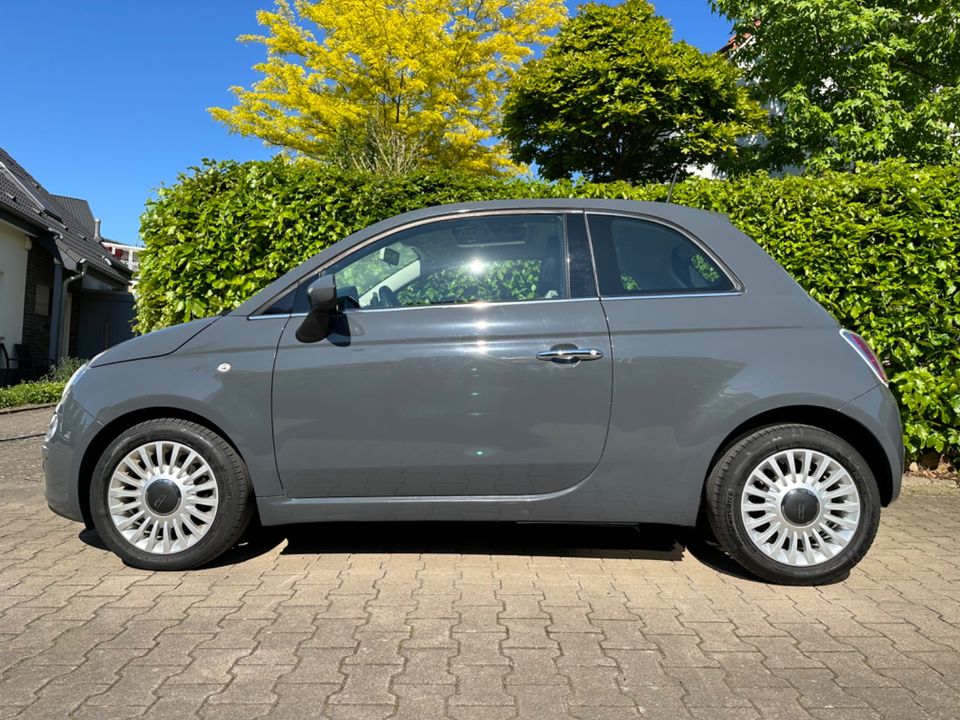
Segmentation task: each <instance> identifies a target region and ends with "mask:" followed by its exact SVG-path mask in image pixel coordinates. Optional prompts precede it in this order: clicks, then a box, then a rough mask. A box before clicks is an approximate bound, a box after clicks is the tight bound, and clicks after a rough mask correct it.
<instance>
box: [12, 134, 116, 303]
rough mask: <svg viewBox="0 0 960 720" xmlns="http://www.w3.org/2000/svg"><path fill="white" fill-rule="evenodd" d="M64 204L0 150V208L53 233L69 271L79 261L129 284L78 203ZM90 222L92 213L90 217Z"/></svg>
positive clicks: (75, 267)
mask: <svg viewBox="0 0 960 720" xmlns="http://www.w3.org/2000/svg"><path fill="white" fill-rule="evenodd" d="M69 200H72V201H74V202H70V203H65V202H63V201H62V199H60V198H59V196H56V195H51V194H50V193H49V192H47V191H46V189H44V187H43V186H42V185H40V183H38V182H37V181H36V180H34V179H33V176H32V175H31V174H30V173H28V172H27V171H26V170H24V169H23V167H21V165H20V163H18V162H17V161H16V160H14V159H13V157H11V155H10V154H9V153H8V152H7V151H6V150H4V149H3V148H0V208H3V209H6V210H9V211H11V212H12V213H13V214H15V215H17V216H19V217H21V218H23V219H24V220H25V221H27V222H28V223H30V224H31V225H34V226H36V227H37V228H38V229H40V230H49V231H50V232H51V233H53V236H54V239H55V241H56V243H57V249H58V250H59V251H60V259H61V261H62V262H63V265H64V267H66V268H67V269H68V270H76V269H77V265H78V264H79V262H80V261H81V260H86V261H87V263H88V264H89V265H90V266H91V267H93V268H94V269H96V270H97V271H99V272H100V273H101V274H103V275H106V276H108V277H110V278H113V279H114V280H118V281H120V282H122V283H124V284H126V283H127V282H129V280H130V274H131V273H130V269H129V268H128V267H127V266H126V265H124V264H123V263H121V262H120V261H119V260H117V259H116V258H111V257H108V255H109V253H108V252H107V250H106V248H104V247H103V246H102V245H101V244H100V243H99V242H98V241H97V240H95V239H94V237H93V227H92V224H91V223H89V222H87V221H86V220H87V219H86V217H78V216H77V213H78V212H79V215H81V216H84V215H85V213H84V212H83V209H82V208H80V207H78V203H83V205H86V207H87V211H89V205H87V203H86V202H85V201H77V199H76V198H69ZM91 218H92V213H91Z"/></svg>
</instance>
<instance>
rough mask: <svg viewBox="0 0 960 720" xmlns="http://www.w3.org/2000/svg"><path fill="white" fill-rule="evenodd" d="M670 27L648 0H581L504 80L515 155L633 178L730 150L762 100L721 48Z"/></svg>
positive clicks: (568, 170)
mask: <svg viewBox="0 0 960 720" xmlns="http://www.w3.org/2000/svg"><path fill="white" fill-rule="evenodd" d="M672 36H673V32H672V30H671V28H670V25H669V23H668V22H667V21H666V20H665V19H664V18H662V17H659V16H657V15H655V14H654V10H653V7H652V6H651V5H650V3H648V2H646V0H626V2H624V3H622V4H621V5H617V6H613V7H611V6H607V5H600V4H588V5H584V6H582V7H581V8H580V12H579V14H578V15H577V16H576V17H574V18H571V19H570V20H568V21H567V22H566V23H564V25H563V26H562V27H561V29H560V33H559V35H558V36H557V39H556V41H555V42H554V43H553V44H552V45H551V46H550V47H549V48H547V50H546V52H545V53H544V55H543V57H542V58H540V59H537V60H532V61H530V62H528V63H527V64H526V65H525V66H524V67H523V69H522V70H521V71H520V72H519V73H517V76H516V77H515V78H514V80H513V83H512V84H511V86H510V88H509V90H508V93H507V98H506V101H505V103H504V121H503V134H504V136H505V137H506V139H507V141H508V142H509V145H510V149H511V153H512V155H513V157H514V158H515V159H516V160H519V161H521V162H525V163H530V162H536V163H537V164H538V165H539V168H540V173H541V174H542V175H543V176H544V177H547V178H550V179H556V178H566V177H570V176H571V175H573V174H575V173H581V174H583V175H584V176H586V177H588V178H590V179H591V180H595V181H604V180H631V181H640V180H665V179H669V178H670V177H671V175H673V172H674V170H675V169H676V168H678V167H679V168H680V169H681V172H682V170H683V168H684V167H685V166H687V165H688V164H694V165H703V164H706V163H711V162H716V161H717V160H719V159H721V158H724V157H728V156H731V155H735V154H736V153H737V151H738V145H737V142H736V141H737V138H739V137H741V136H744V135H749V134H751V133H754V132H756V131H757V130H758V129H759V128H761V127H762V119H763V117H764V112H763V110H762V108H761V107H760V106H759V105H758V104H757V103H756V102H754V101H753V100H752V99H750V97H749V95H748V91H747V90H746V89H745V88H743V87H741V86H740V85H739V84H738V79H739V71H738V70H737V69H736V68H735V67H734V66H732V65H731V64H730V63H729V62H728V61H727V60H726V59H725V58H724V57H721V56H717V55H705V54H704V53H701V52H700V51H699V50H697V49H696V48H694V47H692V46H691V45H688V44H687V43H684V42H673V38H672Z"/></svg>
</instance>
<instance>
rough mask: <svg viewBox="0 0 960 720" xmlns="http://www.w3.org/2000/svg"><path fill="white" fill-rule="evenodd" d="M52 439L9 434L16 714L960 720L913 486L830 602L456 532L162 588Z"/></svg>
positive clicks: (682, 570) (952, 527)
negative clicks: (102, 539) (48, 496)
mask: <svg viewBox="0 0 960 720" xmlns="http://www.w3.org/2000/svg"><path fill="white" fill-rule="evenodd" d="M48 417H49V410H42V411H30V412H26V413H20V414H18V415H16V416H4V415H0V438H2V437H5V436H6V437H9V436H11V433H13V434H30V433H33V432H36V433H42V431H43V429H44V428H45V425H46V421H47V419H48ZM5 433H6V435H5ZM37 443H38V440H37V439H29V440H15V441H11V442H3V441H2V440H0V511H2V513H3V523H0V719H2V718H7V717H14V716H16V717H22V718H57V719H59V718H65V717H70V718H72V719H73V720H83V719H86V718H90V719H91V720H110V718H134V717H146V718H168V717H177V716H183V717H199V718H204V719H207V720H214V719H219V718H230V720H243V719H244V718H262V717H270V718H280V719H282V720H288V719H289V720H297V719H298V718H314V717H316V718H331V719H338V718H339V719H343V720H350V719H352V720H363V719H365V718H367V719H369V718H394V719H396V718H399V719H400V720H405V719H408V718H409V719H416V720H421V719H423V720H428V719H430V718H438V719H444V720H446V719H447V718H450V719H455V720H498V719H499V718H503V719H504V720H507V719H511V720H512V719H514V718H538V719H539V718H549V720H564V719H565V718H582V719H583V720H606V719H608V718H609V719H610V720H620V719H621V718H623V719H626V718H647V719H649V718H667V719H668V720H683V719H685V718H704V719H709V720H714V719H717V720H720V719H722V718H726V717H733V718H738V720H743V719H747V718H754V717H757V718H763V719H764V720H811V719H814V718H817V719H819V718H830V719H831V720H841V719H843V718H851V719H859V718H874V719H875V718H879V719H880V720H887V719H888V718H889V719H891V720H894V719H895V720H901V719H904V720H906V719H909V720H923V719H924V718H931V719H933V720H957V718H958V717H960V556H958V555H957V554H956V553H955V552H954V548H955V547H956V544H957V541H958V540H960V523H958V521H957V519H956V518H957V517H960V491H955V490H949V489H944V488H925V487H920V486H907V487H905V489H904V493H903V497H902V498H901V500H900V501H898V502H897V503H896V504H894V505H893V506H891V507H890V508H889V509H886V510H885V511H884V514H883V522H882V524H881V528H880V532H879V534H878V536H877V539H876V542H875V544H874V547H873V549H872V550H871V552H870V553H869V554H868V556H867V557H866V558H865V560H864V562H863V563H862V564H861V565H860V566H859V567H858V568H857V569H856V570H854V572H853V573H852V574H851V575H850V577H849V578H848V579H846V580H845V581H843V582H840V583H837V584H834V585H828V586H823V587H819V588H804V587H794V588H791V587H774V586H770V585H766V584H764V583H760V582H757V581H755V580H752V579H749V578H747V577H744V576H739V575H731V574H727V573H725V572H724V571H722V570H720V569H718V568H717V567H715V566H714V565H712V564H705V563H703V562H701V561H700V560H698V559H697V558H696V557H694V555H693V554H692V553H691V552H689V551H684V548H683V544H682V543H683V540H682V538H686V537H689V536H690V534H689V532H686V533H681V532H678V533H677V534H676V536H675V538H674V539H673V540H672V541H668V542H667V543H666V547H669V546H670V543H671V542H672V544H673V549H672V550H670V551H661V550H660V549H657V550H650V551H645V550H644V551H641V550H640V548H643V547H644V543H651V547H653V545H656V547H657V548H661V546H663V545H664V542H663V539H662V537H661V536H663V534H664V532H666V533H667V535H669V531H664V530H657V531H656V532H653V531H649V532H646V531H645V532H644V533H639V534H638V533H635V532H634V531H633V530H630V529H626V528H576V529H575V531H574V530H571V531H570V532H569V533H565V534H563V535H560V534H553V535H551V534H550V531H549V530H545V529H544V528H541V527H537V526H519V527H508V528H504V529H503V532H502V534H498V535H496V540H495V541H494V540H491V541H489V545H488V546H486V545H485V543H487V540H486V539H485V537H486V536H488V535H490V536H492V535H493V534H494V533H497V532H498V531H497V530H494V529H493V528H494V527H495V526H490V525H487V526H476V527H477V528H481V529H480V530H479V532H480V533H482V535H473V534H472V533H473V532H474V526H469V525H461V526H457V525H454V524H449V525H442V526H440V525H437V526H432V525H431V526H430V529H429V530H423V531H422V532H421V531H418V530H416V528H414V534H416V535H417V537H418V542H421V540H420V539H419V538H423V540H422V544H423V547H422V548H414V549H413V550H412V551H408V549H409V547H410V546H409V544H408V545H407V547H404V546H403V545H402V543H401V545H399V546H398V552H396V553H394V552H390V550H391V545H390V543H392V542H394V540H395V538H396V537H397V536H398V533H397V530H396V528H392V529H391V528H379V527H378V526H375V525H370V526H364V529H363V533H362V534H357V533H355V532H354V531H351V530H347V531H346V533H345V537H347V538H349V537H351V536H352V537H356V538H361V537H362V538H363V539H364V540H363V542H361V543H360V544H359V545H358V547H357V548H356V549H354V548H351V547H349V542H350V541H349V540H345V541H344V544H343V546H342V547H339V548H337V549H336V550H337V551H336V552H322V551H314V550H312V549H311V542H312V541H309V540H307V538H310V537H311V535H310V534H309V533H304V532H303V531H302V530H301V529H294V530H291V531H290V533H287V532H286V531H284V530H283V529H277V530H271V531H270V532H272V533H273V534H272V535H271V539H270V540H269V541H268V542H264V544H263V547H262V549H261V550H259V551H258V552H256V553H254V554H253V556H252V557H249V558H247V559H246V560H243V561H241V562H238V563H231V561H230V555H227V556H225V558H226V561H225V562H222V563H220V564H218V565H217V566H216V567H210V568H204V569H201V570H198V571H194V572H176V573H151V572H145V571H141V570H134V569H131V568H127V567H124V566H123V565H122V563H120V562H119V561H118V560H117V559H116V558H115V557H114V556H112V555H111V554H110V553H109V552H107V551H105V550H103V549H102V548H101V547H98V546H97V545H96V544H88V542H85V541H84V538H87V539H88V540H89V539H90V538H91V534H90V533H89V532H87V533H83V534H81V529H80V528H79V526H77V525H74V524H72V523H69V522H67V521H65V520H63V519H61V518H58V517H56V516H54V515H53V514H51V513H50V512H49V511H48V510H47V509H46V508H45V505H44V501H43V492H42V491H43V486H42V473H41V470H40V463H39V454H38V444H37ZM378 532H383V540H382V541H381V542H378V543H377V545H378V546H379V547H378V549H377V550H376V551H368V550H367V548H368V547H373V545H371V544H370V543H368V542H367V541H366V538H368V537H371V536H373V535H375V534H376V533H378ZM352 533H353V534H352ZM445 533H446V534H448V535H447V536H445V535H444V534H445ZM351 534H352V535H351ZM401 536H402V533H401ZM545 537H548V538H561V537H562V538H563V540H562V541H561V540H559V539H558V540H557V543H558V545H557V547H551V546H550V545H549V544H547V545H545V541H544V538H545ZM434 538H436V541H437V547H438V551H436V552H435V551H433V549H432V548H430V547H429V545H430V543H431V542H433V539H434ZM560 542H562V543H564V545H563V546H561V545H559V543H560ZM459 545H464V546H465V548H466V547H468V548H469V552H466V553H465V554H459V553H457V552H446V551H444V550H443V548H448V547H458V546H459ZM581 545H582V547H581ZM421 550H422V551H421ZM698 555H699V554H698ZM704 557H705V558H706V557H707V556H706V555H705V556H704Z"/></svg>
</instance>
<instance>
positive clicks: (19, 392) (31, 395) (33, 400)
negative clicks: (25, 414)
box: [0, 380, 66, 408]
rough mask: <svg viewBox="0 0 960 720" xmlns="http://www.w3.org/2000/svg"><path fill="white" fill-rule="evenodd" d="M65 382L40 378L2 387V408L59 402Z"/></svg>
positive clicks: (0, 391)
mask: <svg viewBox="0 0 960 720" xmlns="http://www.w3.org/2000/svg"><path fill="white" fill-rule="evenodd" d="M65 384H66V383H63V382H51V381H48V380H39V381H37V382H25V383H20V384H19V385H12V386H10V387H5V388H0V408H11V407H20V406H21V405H46V404H48V403H55V402H59V400H60V395H61V394H62V393H63V386H64V385H65Z"/></svg>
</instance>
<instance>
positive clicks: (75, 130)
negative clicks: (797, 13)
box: [0, 0, 729, 242]
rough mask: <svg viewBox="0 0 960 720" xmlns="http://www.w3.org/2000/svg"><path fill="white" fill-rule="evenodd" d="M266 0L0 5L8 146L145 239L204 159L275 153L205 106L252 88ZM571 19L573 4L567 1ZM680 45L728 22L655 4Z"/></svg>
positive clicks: (108, 228) (119, 235) (126, 231)
mask: <svg viewBox="0 0 960 720" xmlns="http://www.w3.org/2000/svg"><path fill="white" fill-rule="evenodd" d="M270 5H272V0H219V1H218V2H211V1H210V0H191V2H186V1H185V0H164V2H142V1H139V0H138V1H134V2H131V1H130V0H113V1H112V2H108V1H107V0H85V2H76V0H48V1H47V2H44V3H42V4H39V3H25V2H10V3H4V8H3V26H4V33H3V39H4V55H5V57H7V70H8V72H7V73H6V74H5V76H4V80H3V101H2V103H0V146H3V147H4V148H6V150H7V151H8V152H9V153H10V154H11V155H13V156H14V157H15V158H16V159H17V160H18V161H19V162H20V163H21V164H22V165H23V166H24V167H26V169H27V170H28V171H29V172H31V173H32V174H33V175H34V177H36V178H37V180H38V181H40V182H41V183H42V184H43V185H44V186H45V187H46V188H47V189H48V190H50V191H51V192H54V193H57V194H61V195H75V196H79V197H84V198H87V199H88V200H89V201H90V203H91V205H92V207H93V211H94V214H95V215H97V216H98V217H101V218H103V233H104V235H106V236H107V237H110V238H112V239H114V240H118V241H120V242H139V241H138V240H137V232H138V228H139V216H140V213H141V212H142V211H143V204H144V201H145V200H146V199H147V198H148V197H150V196H151V195H152V194H153V193H154V192H155V190H156V188H157V187H159V186H160V185H161V183H171V182H173V181H174V180H175V179H176V177H177V173H178V172H179V171H181V170H183V169H185V168H187V167H189V166H190V165H195V164H198V163H199V162H200V160H201V159H202V158H205V157H209V158H215V159H236V160H249V159H257V158H267V157H270V156H271V155H272V154H273V153H274V152H275V151H274V150H271V149H269V148H266V147H264V146H263V144H262V143H261V142H260V141H258V140H253V139H245V138H241V137H238V136H236V135H230V134H229V133H227V131H226V130H225V129H224V128H223V127H222V126H221V125H219V124H218V123H216V122H214V121H213V120H212V119H211V118H210V116H209V114H208V113H207V111H206V108H208V107H211V106H216V105H229V104H230V103H231V99H232V95H231V94H230V93H229V92H228V88H229V87H230V86H231V85H250V84H251V83H252V82H253V81H254V80H255V79H256V77H257V76H256V73H254V72H253V71H252V70H251V66H252V65H253V64H254V63H256V62H258V61H259V60H260V59H262V57H263V49H262V48H261V47H260V46H257V45H241V44H240V43H237V42H236V37H237V36H238V35H240V34H242V33H246V32H256V31H257V23H256V17H255V13H256V11H257V10H258V9H261V8H264V7H268V6H270ZM568 5H569V6H570V7H571V9H573V8H575V7H576V5H577V3H576V2H568ZM655 5H656V8H657V12H658V13H659V14H661V15H664V16H666V17H667V18H669V19H670V21H671V23H672V24H673V27H674V30H675V37H676V38H678V39H683V40H686V41H688V42H690V43H692V44H694V45H696V46H698V47H700V48H701V49H703V50H708V51H713V50H716V49H717V48H719V47H720V46H721V45H723V43H724V42H725V41H726V39H727V36H728V31H729V24H728V23H727V21H726V20H724V19H723V18H720V17H718V16H717V15H714V14H712V13H711V11H710V8H709V4H708V0H655Z"/></svg>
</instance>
